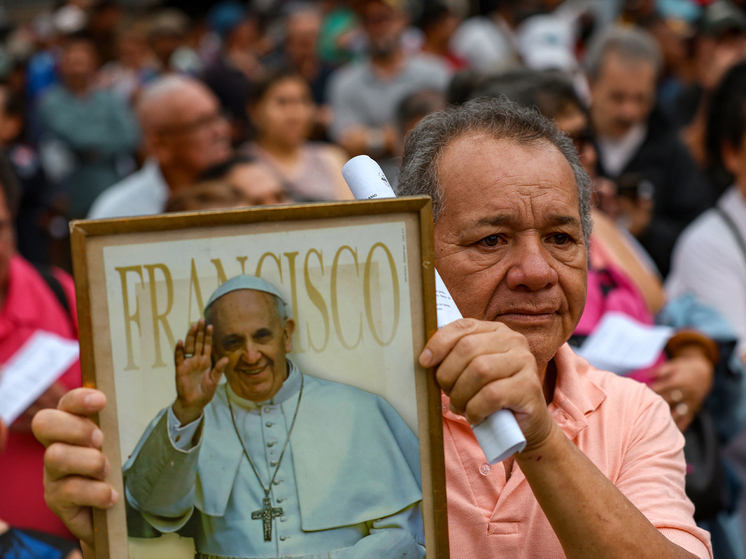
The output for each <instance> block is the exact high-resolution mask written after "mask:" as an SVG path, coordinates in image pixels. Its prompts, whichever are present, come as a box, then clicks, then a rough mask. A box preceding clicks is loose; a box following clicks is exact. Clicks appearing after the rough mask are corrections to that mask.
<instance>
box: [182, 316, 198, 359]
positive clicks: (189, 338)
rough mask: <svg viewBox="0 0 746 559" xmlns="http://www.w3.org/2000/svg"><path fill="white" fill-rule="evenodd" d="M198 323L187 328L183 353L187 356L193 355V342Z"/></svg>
mask: <svg viewBox="0 0 746 559" xmlns="http://www.w3.org/2000/svg"><path fill="white" fill-rule="evenodd" d="M198 324H199V323H196V322H195V323H194V324H192V325H191V326H190V327H189V330H188V331H187V335H186V338H184V352H185V353H187V354H192V353H194V340H195V338H196V337H197V326H198Z"/></svg>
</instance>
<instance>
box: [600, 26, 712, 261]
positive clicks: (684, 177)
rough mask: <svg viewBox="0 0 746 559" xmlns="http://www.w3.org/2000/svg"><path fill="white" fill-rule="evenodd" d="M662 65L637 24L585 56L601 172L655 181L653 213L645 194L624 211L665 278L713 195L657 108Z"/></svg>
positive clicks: (609, 34) (603, 38)
mask: <svg viewBox="0 0 746 559" xmlns="http://www.w3.org/2000/svg"><path fill="white" fill-rule="evenodd" d="M660 68H661V54H660V51H659V49H658V46H657V45H656V44H655V40H654V39H653V38H652V37H651V36H650V35H649V33H647V32H646V31H642V30H639V29H633V28H624V27H613V28H611V29H610V30H608V31H606V32H604V33H602V34H601V35H600V36H599V37H597V38H596V39H595V40H594V41H593V42H592V43H591V45H590V47H589V49H588V54H587V57H586V70H587V74H588V79H589V84H590V91H591V96H592V104H591V109H590V112H591V125H592V127H593V131H594V134H595V136H596V140H597V148H598V167H599V174H600V175H602V176H605V177H608V178H611V179H616V178H618V177H620V176H621V175H624V174H628V173H636V174H638V175H640V176H641V177H642V178H643V179H646V180H647V181H649V183H651V184H652V186H653V189H654V190H653V193H652V197H653V202H654V208H653V210H652V212H651V211H650V208H649V204H648V199H649V193H643V192H640V193H639V195H638V198H636V199H634V200H633V201H631V202H630V203H629V204H627V206H626V208H624V211H625V214H626V219H627V221H628V222H629V224H630V227H629V228H630V232H631V233H632V234H633V235H635V236H636V237H637V238H638V239H639V240H640V242H641V244H642V245H643V247H644V248H645V249H646V250H647V251H648V252H649V253H650V256H652V258H653V260H654V261H655V263H656V265H657V266H658V268H659V270H660V272H661V274H662V275H663V276H665V275H666V274H667V273H668V268H669V260H670V256H671V250H672V249H673V243H674V241H675V240H676V237H677V236H678V235H679V233H680V232H681V230H682V229H683V228H684V227H685V226H686V225H687V224H688V223H689V222H690V221H691V220H692V219H694V218H695V217H696V216H697V214H698V213H699V212H701V211H702V210H703V209H705V208H707V206H708V204H709V196H708V194H707V187H706V182H705V179H704V177H703V174H702V172H701V171H700V170H699V169H698V168H697V166H696V165H695V163H694V161H693V160H692V158H691V157H690V155H689V152H688V151H687V149H686V147H685V146H684V144H683V143H682V142H681V140H679V138H678V136H677V132H676V130H674V129H673V128H672V127H671V126H670V125H669V124H668V123H667V122H666V121H665V119H663V117H662V116H661V115H660V112H659V111H657V110H655V111H654V110H653V109H654V106H655V88H656V80H657V77H658V74H659V72H660ZM622 201H623V200H622Z"/></svg>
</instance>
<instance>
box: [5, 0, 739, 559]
mask: <svg viewBox="0 0 746 559" xmlns="http://www.w3.org/2000/svg"><path fill="white" fill-rule="evenodd" d="M745 8H746V2H744V1H743V0H564V1H562V0H309V1H303V2H301V1H295V0H253V1H251V2H249V3H247V2H240V1H237V0H227V1H221V2H215V1H202V2H198V3H197V2H194V3H191V2H189V3H187V2H177V1H171V2H165V3H164V2H147V1H143V0H139V1H136V2H135V1H131V2H127V1H125V0H65V1H60V2H57V3H48V2H41V1H39V2H33V1H29V0H17V1H12V0H5V2H4V3H3V2H0V185H1V186H2V192H1V193H0V194H1V195H0V202H1V203H0V304H2V305H3V306H2V310H1V311H0V361H4V360H5V359H7V357H8V356H10V355H12V353H13V352H14V351H15V350H17V349H18V347H19V346H20V344H21V342H22V341H23V340H24V339H25V338H24V336H23V335H19V334H18V332H19V331H20V330H19V329H22V328H27V329H30V330H29V331H33V329H34V328H38V327H41V326H39V324H41V322H39V323H36V322H33V320H31V319H30V318H29V316H36V315H38V316H39V321H41V320H42V317H44V319H45V320H50V318H49V316H47V315H48V314H49V312H48V308H49V306H50V305H51V306H55V305H57V304H58V303H62V307H63V309H62V310H63V311H64V312H61V313H60V314H59V316H57V317H56V318H55V319H54V324H53V325H51V326H49V325H47V326H46V327H45V328H46V329H54V328H57V329H58V330H60V333H61V335H65V336H68V337H74V336H76V322H75V317H74V309H75V306H74V295H73V293H72V286H71V285H72V284H71V283H70V282H69V276H66V275H65V274H64V272H63V271H67V272H70V270H71V266H70V261H71V259H70V248H69V236H68V222H69V221H70V220H71V219H80V218H86V217H88V218H107V217H121V216H133V215H153V214H159V213H162V212H167V211H185V210H203V209H215V208H231V207H241V206H256V205H266V204H282V203H291V202H317V201H332V200H342V199H349V198H351V197H352V196H351V193H350V192H349V190H348V188H347V187H346V185H345V183H344V180H343V179H342V175H341V168H342V165H343V164H344V163H345V161H346V160H347V159H349V158H350V157H353V156H356V155H360V154H367V155H369V156H371V157H372V158H374V159H375V160H376V161H378V162H379V164H380V165H381V167H382V168H383V170H384V172H385V173H386V175H387V177H388V178H389V180H390V182H391V183H392V185H394V186H396V183H397V175H398V167H399V164H400V161H401V155H402V152H403V146H404V142H405V139H406V137H407V133H408V132H409V131H410V130H411V129H412V128H413V127H414V126H415V125H416V124H417V122H419V120H420V119H422V118H423V117H425V116H426V115H427V114H428V113H430V112H432V111H436V110H440V109H443V108H445V107H447V106H448V105H452V104H460V103H464V102H467V101H468V100H470V99H474V98H478V97H483V96H492V97H502V96H505V97H507V98H509V99H511V100H513V101H516V102H518V103H522V104H525V105H529V106H532V107H535V108H536V109H537V110H539V111H540V112H542V113H543V114H545V115H546V116H548V117H550V118H552V119H554V120H555V121H556V122H557V124H558V126H559V127H560V128H561V129H562V130H563V131H564V132H565V133H567V134H568V135H569V136H570V137H571V138H572V140H573V141H574V143H575V145H576V147H577V149H578V152H579V155H580V158H581V162H582V163H583V165H584V167H585V168H586V170H587V171H588V172H589V174H590V175H591V177H592V179H593V185H594V203H595V207H594V220H595V231H594V239H593V245H592V253H591V277H590V279H589V303H588V308H587V311H586V314H585V315H584V319H583V320H582V321H581V324H580V325H579V330H578V332H577V335H578V340H576V342H577V343H582V339H583V337H584V336H586V335H588V334H589V333H591V331H592V330H593V328H594V327H595V326H596V325H597V324H598V322H599V321H600V317H601V316H603V314H604V313H605V312H606V311H609V310H618V311H622V312H625V313H627V314H629V315H630V316H632V317H634V318H636V319H637V320H640V321H642V322H643V323H647V324H654V323H657V324H671V325H674V326H676V327H677V328H678V329H679V333H680V334H681V336H678V337H676V341H675V343H673V344H669V347H667V349H666V354H665V355H662V356H661V362H660V363H657V364H656V366H655V367H651V368H649V369H648V370H647V371H643V372H641V373H640V375H639V379H640V380H642V381H643V382H647V383H648V384H650V385H651V387H652V388H653V389H654V390H656V391H657V392H659V393H660V394H661V395H662V396H663V397H664V398H665V399H666V400H667V401H669V403H670V404H671V410H672V415H673V417H674V419H675V420H676V422H677V423H678V424H679V426H680V427H681V429H682V432H684V433H685V435H686V440H687V449H688V454H687V462H688V464H689V468H690V470H689V475H688V479H687V483H688V485H687V490H688V491H689V492H690V496H691V497H692V499H693V500H694V502H695V506H696V507H697V519H698V521H699V522H700V523H701V524H702V525H703V526H706V527H708V528H709V529H710V530H711V532H712V534H713V541H714V542H715V551H716V557H718V558H728V557H739V558H743V557H745V556H746V551H745V550H744V544H743V539H744V538H743V533H744V530H743V528H742V520H741V516H742V515H740V513H739V500H740V499H741V498H742V493H743V492H742V491H741V487H742V484H743V482H742V474H743V469H744V465H746V458H744V457H745V456H746V442H743V441H744V438H743V436H742V434H741V432H742V425H743V422H744V419H746V404H744V403H743V398H742V396H743V394H744V392H745V390H744V387H743V379H742V377H743V374H744V368H746V365H745V363H746V343H745V342H744V340H746V243H744V241H743V237H746V144H744V142H743V139H744V137H745V136H746V12H745V11H744V9H745ZM711 208H720V209H711ZM722 213H724V214H725V217H722V216H721V214H722ZM739 238H740V240H739ZM18 278H22V279H18ZM40 278H41V279H40ZM55 278H56V279H55ZM29 282H30V283H29ZM34 282H36V283H35V284H34ZM31 284H34V285H37V284H38V285H37V288H38V293H43V294H44V295H39V294H38V293H37V292H35V291H33V290H31V289H30V288H27V287H23V286H26V285H31ZM35 289H36V288H35ZM50 293H51V294H52V295H50ZM44 297H47V299H46V303H44V305H46V306H42V307H39V304H38V301H39V300H43V299H44ZM40 298H41V299H40ZM34 304H36V305H37V306H36V307H34ZM65 306H67V310H65V308H64V307H65ZM37 307H38V308H37ZM57 310H59V309H57ZM34 313H36V314H34ZM594 313H595V314H594ZM708 313H709V314H708ZM34 320H35V319H34ZM62 323H64V324H62ZM6 330H7V336H6V334H5V333H4V332H5V331H6ZM63 330H64V332H63ZM3 336H6V337H5V338H4V337H3ZM697 336H699V337H697ZM26 337H27V336H26ZM11 338H12V340H11V341H10V342H9V341H8V340H9V339H11ZM5 346H7V347H5ZM3 355H4V356H3ZM76 366H77V365H76ZM79 384H80V378H79V369H77V373H76V370H72V371H71V372H70V374H69V375H66V376H64V377H63V378H62V379H61V381H60V382H59V383H57V384H56V385H55V387H53V390H52V389H50V392H48V393H47V394H45V397H44V399H42V400H40V401H39V402H37V404H35V406H32V408H30V410H29V411H28V412H27V414H25V416H24V418H22V421H21V422H20V423H19V424H18V425H16V424H14V425H13V426H11V429H10V433H9V435H8V444H7V449H6V452H5V454H4V455H3V457H2V458H0V518H1V519H4V520H6V521H8V522H9V524H10V525H11V526H16V527H18V528H19V530H16V531H15V532H14V531H13V529H10V530H8V525H5V524H4V523H3V522H2V521H0V557H3V549H4V548H3V545H8V546H10V545H11V544H10V543H8V542H9V541H10V536H9V535H8V534H14V533H15V535H14V537H15V538H16V540H17V538H18V537H21V536H19V534H21V532H20V529H21V528H23V529H25V530H29V529H33V530H37V531H39V532H45V533H51V534H54V535H56V536H59V537H63V538H64V537H68V536H69V533H67V532H66V531H65V529H64V528H63V527H62V526H61V524H60V523H59V522H56V521H55V520H54V519H53V518H52V517H51V513H47V514H45V513H43V512H41V511H42V509H43V497H42V490H41V455H42V452H43V449H42V448H41V445H39V444H38V443H36V442H35V441H33V438H32V437H31V435H30V432H29V430H28V424H29V421H30V417H31V416H32V415H33V413H34V411H35V410H37V409H39V408H40V407H44V406H51V405H55V404H56V401H57V400H58V399H59V397H60V395H61V394H63V393H64V391H65V390H67V389H69V388H71V387H74V386H76V385H79ZM708 410H709V411H710V413H709V416H711V417H709V418H707V417H705V415H706V414H705V412H707V411H708ZM0 427H1V426H0ZM0 442H2V441H0ZM713 449H714V450H713ZM713 453H714V454H713ZM708 456H715V459H714V460H715V466H712V464H711V463H710V462H712V460H710V462H707V461H706V460H705V461H704V462H703V457H705V458H706V457H708ZM698 460H699V462H698ZM708 465H709V466H712V468H710V469H709V470H708V467H709V466H708ZM703 472H704V473H703ZM697 476H699V477H697ZM22 502H23V504H21V503H22ZM4 530H5V532H4V533H5V536H3V535H1V534H2V533H3V531H4ZM34 533H36V532H34ZM23 534H26V532H23ZM37 535H38V534H37ZM23 537H26V536H23ZM3 538H5V539H3ZM42 539H43V538H42ZM3 542H5V543H3ZM29 545H30V544H29ZM49 545H52V544H49ZM52 547H54V545H52ZM8 549H10V548H8ZM55 549H64V551H60V552H59V553H60V555H58V556H59V557H62V556H65V554H67V553H73V554H75V553H77V552H76V551H74V550H73V551H70V550H69V549H67V548H64V546H63V547H61V548H55ZM71 556H72V555H71ZM14 557H15V556H14ZM49 557H55V556H53V555H50V556H49Z"/></svg>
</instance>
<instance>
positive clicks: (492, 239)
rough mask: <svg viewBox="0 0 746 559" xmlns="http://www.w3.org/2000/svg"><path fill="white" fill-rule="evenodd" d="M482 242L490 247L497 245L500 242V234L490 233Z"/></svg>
mask: <svg viewBox="0 0 746 559" xmlns="http://www.w3.org/2000/svg"><path fill="white" fill-rule="evenodd" d="M481 242H482V243H483V244H484V245H485V246H488V247H494V246H497V245H498V243H499V242H500V235H490V236H489V237H485V238H484V239H482V240H481Z"/></svg>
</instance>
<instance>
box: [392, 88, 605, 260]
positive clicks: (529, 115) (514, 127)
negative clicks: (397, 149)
mask: <svg viewBox="0 0 746 559" xmlns="http://www.w3.org/2000/svg"><path fill="white" fill-rule="evenodd" d="M478 132H482V133H486V134H489V135H491V136H492V137H493V138H495V140H509V141H512V142H514V143H516V144H518V145H521V146H537V145H541V144H542V143H545V144H550V145H553V146H554V147H556V148H557V149H558V150H559V152H560V153H561V154H562V155H563V156H564V157H565V159H567V162H568V163H569V164H570V167H571V168H572V171H573V174H574V175H575V183H576V185H577V189H578V210H579V213H580V223H581V227H582V230H583V239H584V241H585V244H586V246H588V243H589V240H590V236H591V229H592V228H593V222H592V220H591V179H590V177H589V176H588V173H586V172H585V170H583V166H582V165H581V164H580V161H579V160H578V152H577V151H576V149H575V146H574V144H573V143H572V141H571V140H570V139H569V138H568V137H567V136H566V135H565V134H563V133H562V132H561V131H560V130H559V129H558V128H557V127H556V126H555V124H554V123H553V122H552V121H551V120H549V119H548V118H546V117H544V116H542V115H541V114H539V113H538V112H537V111H535V110H533V109H527V108H525V107H521V106H520V105H518V104H517V103H513V102H512V101H508V100H507V99H505V98H502V99H486V98H482V99H475V100H473V101H469V102H468V103H465V104H463V105H460V106H457V107H449V108H447V109H446V110H444V111H439V112H437V113H432V114H430V115H428V116H426V117H425V118H423V119H422V121H420V123H419V124H418V125H417V127H415V129H414V130H412V132H411V133H410V134H409V136H408V137H407V140H406V143H405V146H404V156H403V158H402V168H401V173H400V175H399V182H398V185H397V194H398V195H400V196H417V195H427V196H430V197H431V198H432V200H433V219H435V220H436V221H437V220H438V218H439V217H440V216H441V214H442V213H443V188H442V185H441V184H440V182H439V179H438V162H439V160H440V156H441V155H442V154H443V151H444V150H445V148H446V147H448V145H450V144H451V143H452V142H453V141H454V140H456V139H457V138H459V137H461V136H464V135H466V134H473V133H478Z"/></svg>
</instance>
